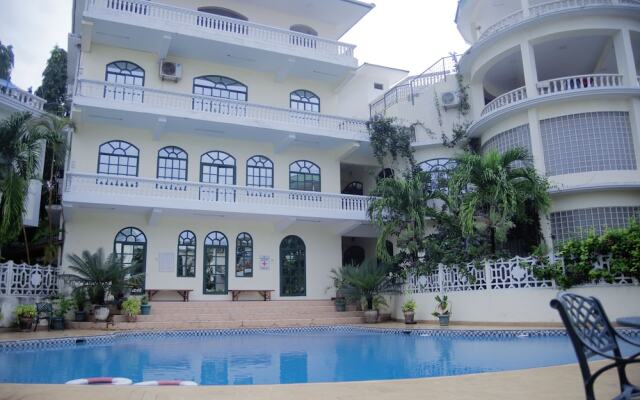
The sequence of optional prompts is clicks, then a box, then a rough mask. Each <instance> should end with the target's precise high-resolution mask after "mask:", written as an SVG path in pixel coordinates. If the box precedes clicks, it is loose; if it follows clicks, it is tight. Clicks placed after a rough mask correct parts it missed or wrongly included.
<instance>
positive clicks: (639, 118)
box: [629, 97, 640, 169]
mask: <svg viewBox="0 0 640 400" xmlns="http://www.w3.org/2000/svg"><path fill="white" fill-rule="evenodd" d="M630 104H631V109H630V111H631V112H630V113H629V120H630V122H631V134H632V136H633V150H634V151H635V153H636V168H637V169H640V99H638V98H637V97H636V98H633V99H631V100H630Z"/></svg>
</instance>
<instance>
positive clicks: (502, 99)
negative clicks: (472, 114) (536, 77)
mask: <svg viewBox="0 0 640 400" xmlns="http://www.w3.org/2000/svg"><path fill="white" fill-rule="evenodd" d="M526 99H527V88H525V87H524V86H523V87H519V88H517V89H514V90H512V91H510V92H507V93H505V94H502V95H500V96H498V97H496V98H495V99H493V100H491V102H489V104H487V105H486V106H485V107H484V109H482V113H481V114H480V115H482V116H484V115H486V114H489V113H491V112H494V111H495V110H498V109H500V108H503V107H506V106H509V105H511V104H515V103H519V102H521V101H523V100H526Z"/></svg>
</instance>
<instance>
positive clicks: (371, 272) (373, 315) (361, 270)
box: [342, 260, 391, 324]
mask: <svg viewBox="0 0 640 400" xmlns="http://www.w3.org/2000/svg"><path fill="white" fill-rule="evenodd" d="M388 272H389V268H388V267H387V266H386V265H385V264H383V263H377V262H376V261H374V260H367V261H365V262H364V263H362V264H361V265H359V266H357V267H354V266H353V265H345V266H343V267H342V276H343V278H344V281H345V283H346V284H347V285H349V287H351V288H353V289H355V290H356V291H357V292H358V294H359V295H360V296H361V297H362V298H363V300H364V301H363V305H364V307H363V308H365V312H364V317H365V322H366V323H369V324H373V323H376V322H377V321H378V309H377V308H376V307H374V300H376V302H377V305H378V306H381V303H380V298H382V296H379V294H380V293H381V292H382V291H383V290H385V289H386V288H387V287H389V286H390V285H391V281H390V279H389V277H388V275H387V274H388ZM382 300H384V298H382ZM378 308H379V307H378Z"/></svg>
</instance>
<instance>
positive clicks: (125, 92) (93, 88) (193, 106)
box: [75, 79, 368, 134]
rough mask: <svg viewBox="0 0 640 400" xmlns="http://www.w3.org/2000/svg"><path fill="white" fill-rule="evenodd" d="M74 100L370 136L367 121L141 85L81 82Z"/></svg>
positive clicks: (78, 84) (226, 120)
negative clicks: (86, 99)
mask: <svg viewBox="0 0 640 400" xmlns="http://www.w3.org/2000/svg"><path fill="white" fill-rule="evenodd" d="M75 96H76V98H75V100H76V101H77V100H78V98H88V99H94V100H99V101H100V102H104V104H106V105H111V106H114V107H118V108H122V109H126V110H132V111H133V110H136V109H139V110H140V111H145V112H156V113H164V112H168V111H178V112H181V113H183V115H184V116H185V117H186V116H195V117H203V118H213V119H216V120H223V121H225V122H229V121H230V120H231V121H233V122H236V123H238V122H239V123H242V122H247V123H248V122H251V121H260V122H272V123H277V124H286V125H289V126H291V127H299V128H312V129H313V130H314V131H317V130H318V129H321V130H322V129H325V130H331V131H336V132H344V133H357V134H367V133H368V131H367V126H366V121H363V120H356V119H350V118H342V117H334V116H330V115H324V114H319V113H312V112H304V111H294V110H290V109H285V108H277V107H270V106H264V105H258V104H252V103H247V102H242V101H235V100H228V99H221V98H216V97H208V96H201V95H195V94H181V93H172V92H166V91H162V90H155V89H148V88H145V87H140V86H130V85H119V84H113V83H107V82H99V81H89V80H82V79H80V80H78V81H77V85H76V93H75Z"/></svg>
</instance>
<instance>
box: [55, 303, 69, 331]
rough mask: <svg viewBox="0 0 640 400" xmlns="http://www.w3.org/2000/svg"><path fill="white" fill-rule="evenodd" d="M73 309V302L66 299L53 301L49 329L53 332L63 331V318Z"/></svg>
mask: <svg viewBox="0 0 640 400" xmlns="http://www.w3.org/2000/svg"><path fill="white" fill-rule="evenodd" d="M72 307H73V301H72V300H71V299H70V298H68V297H60V298H59V299H57V300H55V302H54V307H53V317H52V318H51V328H52V329H53V330H54V331H62V330H64V316H65V315H67V313H68V312H69V311H71V308H72Z"/></svg>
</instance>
